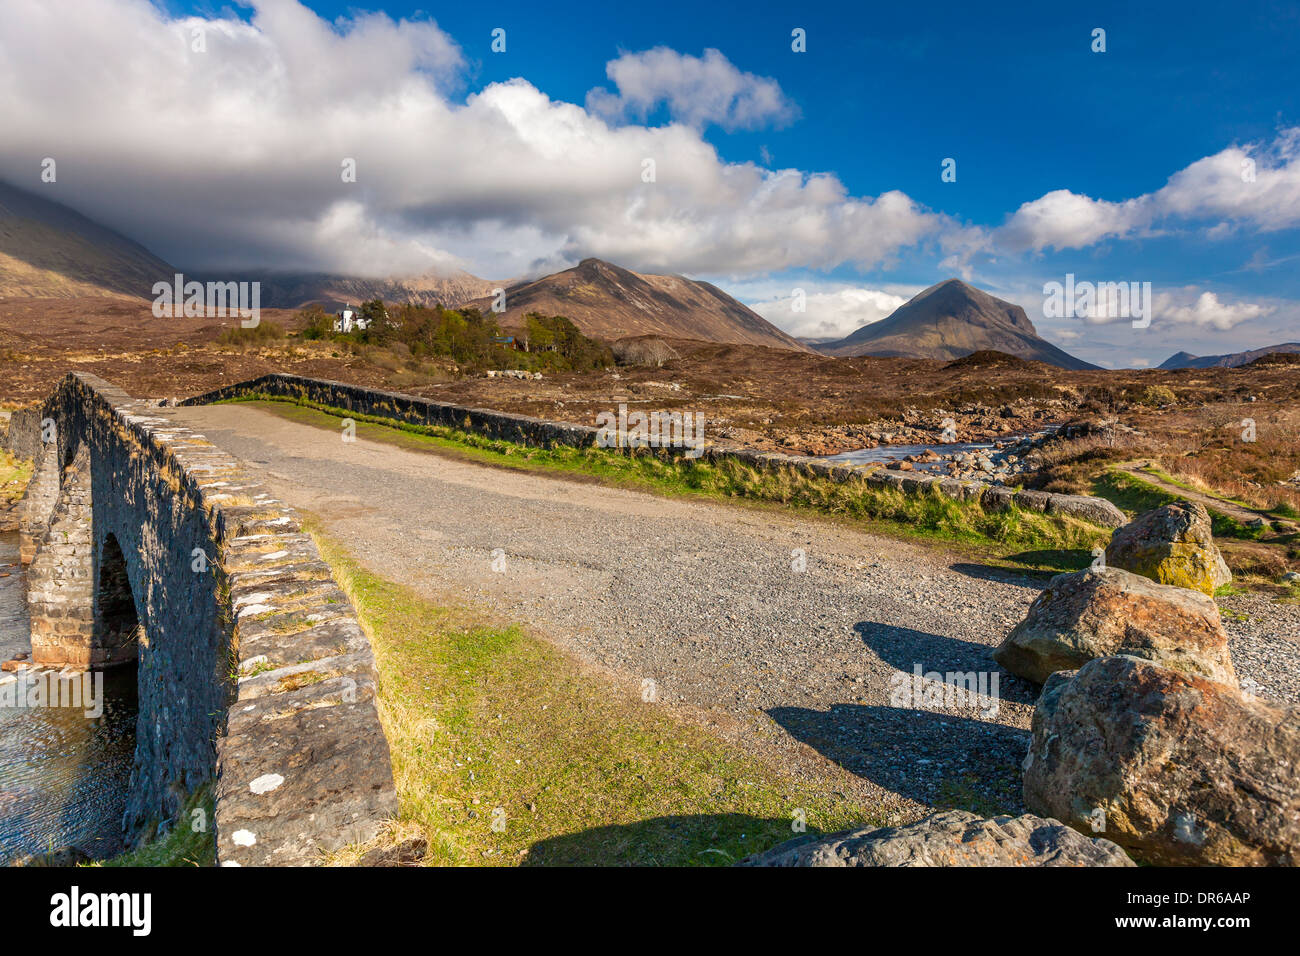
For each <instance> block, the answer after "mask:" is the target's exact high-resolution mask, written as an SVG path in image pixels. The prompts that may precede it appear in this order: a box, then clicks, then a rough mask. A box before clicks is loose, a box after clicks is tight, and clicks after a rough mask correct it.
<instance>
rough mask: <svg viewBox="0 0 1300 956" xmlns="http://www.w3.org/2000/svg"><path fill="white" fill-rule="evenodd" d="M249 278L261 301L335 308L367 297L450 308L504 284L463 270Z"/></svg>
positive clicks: (283, 305)
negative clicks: (372, 276)
mask: <svg viewBox="0 0 1300 956" xmlns="http://www.w3.org/2000/svg"><path fill="white" fill-rule="evenodd" d="M249 278H250V279H255V280H257V281H258V282H261V283H262V302H263V304H264V305H267V306H269V307H273V308H282V309H299V308H302V307H303V306H305V305H309V304H311V303H313V302H315V303H318V304H320V305H321V306H323V307H325V308H326V309H337V308H338V307H340V306H344V305H359V304H361V303H362V302H366V301H369V300H371V299H383V300H384V301H385V302H398V303H406V302H412V303H415V304H416V305H424V306H433V305H442V306H445V307H446V308H449V309H454V308H459V307H460V306H462V305H465V304H466V303H468V302H470V301H472V300H473V299H477V298H479V297H481V296H485V295H491V294H492V290H493V289H496V288H501V287H502V286H504V284H505V283H504V282H501V281H493V280H491V279H480V278H479V277H478V276H475V275H470V273H468V272H464V271H457V272H453V273H450V274H448V275H440V274H438V273H434V272H428V273H425V274H424V275H419V276H411V277H405V278H402V277H392V278H387V279H363V278H358V277H352V276H340V275H328V274H325V273H307V274H301V275H294V274H285V273H262V274H251V275H249Z"/></svg>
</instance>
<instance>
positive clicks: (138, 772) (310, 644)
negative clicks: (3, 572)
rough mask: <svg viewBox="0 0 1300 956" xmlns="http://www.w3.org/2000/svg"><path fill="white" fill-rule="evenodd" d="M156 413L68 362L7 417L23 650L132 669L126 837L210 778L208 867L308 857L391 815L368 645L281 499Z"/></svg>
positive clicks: (149, 830)
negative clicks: (24, 618)
mask: <svg viewBox="0 0 1300 956" xmlns="http://www.w3.org/2000/svg"><path fill="white" fill-rule="evenodd" d="M171 414H172V411H171V410H170V409H167V408H161V407H158V406H157V405H156V404H155V403H150V402H145V401H139V400H134V399H132V398H131V397H130V396H128V395H127V394H126V393H124V392H122V391H121V390H120V389H117V388H115V387H113V386H112V385H110V384H109V383H107V382H105V381H103V380H102V379H98V378H96V377H95V376H92V375H85V374H72V375H69V376H68V377H67V378H66V379H64V381H63V382H62V383H61V384H60V385H59V387H58V388H57V389H56V390H55V392H54V394H53V395H51V396H50V398H49V399H47V400H46V401H45V402H44V403H43V404H42V405H39V406H34V407H30V408H26V409H20V410H19V411H17V412H15V413H14V416H13V418H12V419H11V422H10V429H9V434H8V438H7V444H8V445H9V447H10V450H11V451H13V452H14V453H15V454H17V455H19V456H20V457H24V458H31V459H33V460H34V462H35V471H34V473H33V478H32V481H31V484H30V485H29V487H28V490H27V495H26V497H25V498H24V501H23V504H22V509H21V516H20V535H21V550H22V560H23V561H24V563H26V564H28V565H29V568H28V572H27V574H28V604H29V612H30V618H31V632H32V659H33V662H34V663H35V664H38V665H48V666H53V667H69V668H73V669H99V668H107V667H126V666H131V667H135V668H136V670H137V673H138V685H139V718H138V725H137V743H136V754H135V766H134V770H133V772H132V779H131V784H130V794H129V796H128V802H127V814H126V820H125V821H124V822H125V826H126V828H127V831H128V833H129V834H131V835H133V836H136V837H140V838H147V837H149V836H151V835H152V834H154V833H156V832H157V830H158V828H159V827H160V826H187V825H194V823H195V821H192V820H186V819H181V812H182V807H183V806H184V804H185V801H186V799H187V796H188V795H189V794H191V793H193V792H194V791H195V789H196V788H199V787H201V786H203V785H204V784H205V783H206V782H208V781H209V780H210V779H212V778H213V777H214V776H215V777H216V778H217V786H216V820H215V828H216V836H217V855H218V859H219V861H220V862H221V863H222V864H223V865H240V864H250V863H252V864H258V863H263V864H301V863H311V862H314V861H317V860H319V859H320V857H321V854H322V851H329V850H332V849H336V848H338V847H340V846H342V845H344V844H346V843H350V842H361V841H365V840H367V839H369V838H370V837H371V836H373V835H374V834H375V832H376V831H377V829H378V828H379V826H380V825H381V824H382V822H383V821H384V820H385V819H386V818H387V817H389V816H391V815H392V814H393V812H395V810H396V796H395V792H394V788H393V780H392V771H391V767H390V763H389V755H388V746H387V741H386V739H385V737H384V733H383V730H382V728H381V726H380V723H379V719H378V714H377V711H376V708H375V670H374V661H373V657H372V654H371V649H370V645H369V641H368V639H367V638H366V636H365V634H364V632H363V631H362V629H361V627H360V626H359V624H358V623H357V620H356V616H355V612H354V609H353V607H352V605H351V603H350V602H349V600H348V598H347V596H346V595H345V594H344V593H343V592H342V591H341V590H340V589H339V587H338V585H337V584H336V583H335V581H334V579H333V577H332V575H331V572H330V569H329V567H328V566H327V565H326V564H325V563H324V562H323V561H322V560H321V558H320V555H319V554H318V552H317V550H316V547H315V544H314V543H313V541H312V539H311V537H310V536H309V535H307V534H305V533H304V532H303V531H302V528H301V525H300V522H299V519H298V517H297V515H296V514H295V513H294V512H293V511H292V509H290V508H288V507H287V506H285V505H284V504H282V503H281V502H279V501H277V500H275V499H274V498H272V496H271V495H270V494H269V493H268V492H267V491H266V489H265V488H263V487H262V486H260V485H258V484H257V483H256V482H255V481H253V480H251V479H250V478H249V477H248V476H247V474H246V473H245V472H244V469H243V466H242V465H240V463H239V462H237V461H236V460H235V459H234V458H232V457H231V456H229V455H228V454H226V453H224V452H222V451H220V450H219V449H217V448H215V447H214V446H213V445H212V444H211V443H209V442H208V441H206V440H205V439H204V438H203V436H202V435H199V434H196V433H194V432H193V431H192V430H190V429H187V428H185V427H183V426H182V425H180V424H179V423H177V422H174V421H172V420H171V417H170V416H171ZM198 822H199V823H201V822H202V821H198Z"/></svg>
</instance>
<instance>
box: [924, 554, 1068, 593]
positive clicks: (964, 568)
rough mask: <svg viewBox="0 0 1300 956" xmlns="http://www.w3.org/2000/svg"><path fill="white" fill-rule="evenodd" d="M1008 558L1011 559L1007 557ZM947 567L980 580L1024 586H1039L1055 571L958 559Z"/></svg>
mask: <svg viewBox="0 0 1300 956" xmlns="http://www.w3.org/2000/svg"><path fill="white" fill-rule="evenodd" d="M1008 560H1012V559H1011V558H1008ZM949 567H950V568H951V569H952V570H954V571H956V572H957V573H958V574H964V575H966V577H968V578H977V579H979V580H980V581H996V582H998V583H999V584H1018V585H1020V586H1021V587H1024V588H1041V587H1042V586H1043V584H1044V582H1046V581H1047V580H1048V578H1049V577H1050V576H1051V575H1052V574H1054V573H1055V572H1050V571H1032V570H1029V569H1028V568H1026V569H1025V570H1024V571H1013V570H1011V569H1010V568H998V567H994V566H993V565H991V564H971V563H969V562H967V561H958V562H957V563H956V564H952V565H949Z"/></svg>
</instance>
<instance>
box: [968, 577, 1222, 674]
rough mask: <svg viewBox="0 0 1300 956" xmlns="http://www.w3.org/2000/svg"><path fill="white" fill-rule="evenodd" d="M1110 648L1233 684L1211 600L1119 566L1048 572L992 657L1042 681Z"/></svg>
mask: <svg viewBox="0 0 1300 956" xmlns="http://www.w3.org/2000/svg"><path fill="white" fill-rule="evenodd" d="M1112 654H1131V655H1132V656H1134V657H1142V658H1145V659H1146V660H1150V661H1155V662H1156V663H1158V664H1160V665H1162V666H1164V667H1168V668H1171V669H1173V670H1176V671H1180V672H1182V673H1186V674H1196V675H1199V676H1201V677H1205V678H1207V679H1209V680H1214V681H1219V682H1220V683H1222V684H1228V685H1229V686H1232V687H1236V686H1237V675H1236V672H1235V671H1234V670H1233V667H1232V657H1231V656H1230V655H1229V653H1228V635H1227V634H1226V633H1225V632H1224V630H1223V624H1222V622H1221V621H1220V620H1219V607H1218V605H1216V604H1215V603H1214V599H1213V598H1210V597H1207V596H1206V595H1204V594H1201V593H1199V592H1197V591H1189V590H1187V589H1186V588H1176V587H1170V586H1169V585H1166V584H1157V583H1156V582H1154V581H1152V580H1150V579H1148V578H1144V577H1141V576H1139V575H1136V574H1132V573H1131V572H1128V571H1121V570H1120V569H1119V568H1097V569H1089V570H1087V571H1077V572H1075V573H1073V574H1058V575H1057V576H1056V577H1054V578H1052V580H1051V581H1050V582H1048V585H1047V588H1046V589H1045V590H1044V591H1043V592H1042V593H1041V594H1039V595H1038V597H1037V598H1035V599H1034V603H1033V604H1031V605H1030V606H1029V613H1028V614H1027V615H1026V616H1025V619H1024V620H1023V621H1021V622H1020V623H1019V624H1017V625H1016V626H1015V629H1014V630H1012V632H1011V633H1010V634H1009V635H1007V639H1006V640H1005V641H1003V642H1002V646H1001V647H999V648H998V649H997V650H996V651H994V652H993V659H994V660H996V661H997V662H998V663H999V664H1001V665H1002V666H1003V667H1005V668H1006V669H1007V670H1009V671H1011V673H1013V674H1016V675H1018V676H1020V677H1025V678H1028V679H1029V680H1031V681H1034V682H1035V683H1039V684H1041V683H1043V682H1044V681H1046V680H1047V678H1048V677H1049V676H1050V675H1051V674H1052V673H1054V672H1055V671H1068V670H1075V669H1077V668H1079V667H1082V666H1083V665H1084V664H1086V663H1088V661H1091V660H1096V659H1097V658H1099V657H1109V656H1111V655H1112Z"/></svg>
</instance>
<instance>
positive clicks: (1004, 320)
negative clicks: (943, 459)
mask: <svg viewBox="0 0 1300 956" xmlns="http://www.w3.org/2000/svg"><path fill="white" fill-rule="evenodd" d="M818 351H821V352H825V353H826V354H828V355H839V356H848V355H881V356H901V357H903V358H929V359H944V360H951V359H958V358H962V357H963V356H966V355H969V354H971V353H972V352H979V351H996V352H1005V353H1007V354H1008V355H1014V356H1016V357H1018V358H1023V359H1033V360H1035V361H1039V362H1046V363H1047V364H1049V365H1056V366H1058V367H1060V368H1068V369H1095V368H1097V366H1095V365H1090V364H1088V363H1087V362H1085V361H1083V360H1082V359H1077V358H1075V357H1074V356H1073V355H1070V354H1069V353H1068V352H1064V351H1062V350H1061V349H1058V348H1057V347H1056V346H1055V345H1053V344H1052V343H1050V342H1048V341H1047V340H1046V339H1043V338H1040V337H1039V335H1038V331H1037V330H1036V329H1035V328H1034V324H1033V323H1032V322H1030V321H1029V317H1028V316H1027V315H1025V310H1024V309H1022V308H1021V307H1020V306H1018V305H1012V304H1011V303H1010V302H1004V301H1003V300H1002V299H999V298H997V297H996V296H992V295H989V294H988V293H987V292H984V291H982V290H981V289H976V288H975V287H974V286H969V285H967V284H966V283H965V282H962V281H961V280H960V279H948V280H947V281H945V282H940V283H939V284H938V285H932V286H930V288H928V289H926V290H925V291H924V292H919V293H917V294H916V295H915V296H913V297H912V298H911V299H909V300H908V301H907V302H904V303H903V304H902V305H900V306H899V307H898V308H897V309H895V310H894V311H893V312H891V313H890V314H889V316H888V317H887V318H884V319H881V320H880V321H879V322H872V323H871V324H869V325H864V326H863V327H862V328H860V329H858V330H857V331H856V332H854V333H852V334H851V335H849V336H847V337H845V338H842V339H840V340H839V341H838V342H830V343H827V344H824V345H819V346H818Z"/></svg>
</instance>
